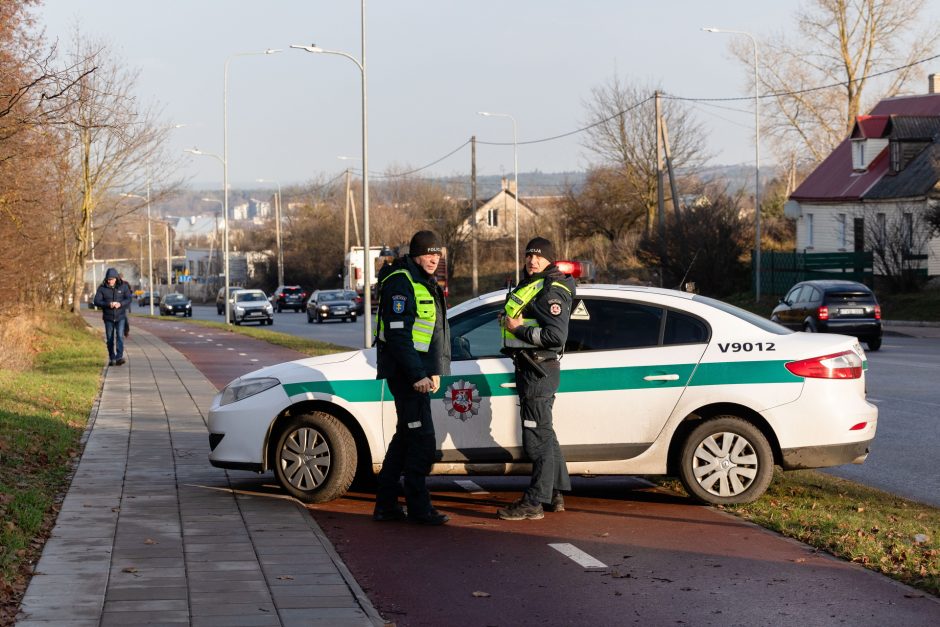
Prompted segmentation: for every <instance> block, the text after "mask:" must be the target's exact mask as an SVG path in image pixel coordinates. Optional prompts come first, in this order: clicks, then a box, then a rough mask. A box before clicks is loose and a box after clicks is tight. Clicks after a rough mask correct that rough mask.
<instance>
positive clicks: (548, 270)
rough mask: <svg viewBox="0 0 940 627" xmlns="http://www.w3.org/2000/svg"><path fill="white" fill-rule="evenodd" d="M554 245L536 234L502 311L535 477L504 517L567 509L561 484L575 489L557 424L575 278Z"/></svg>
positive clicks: (521, 517) (534, 515) (506, 346)
mask: <svg viewBox="0 0 940 627" xmlns="http://www.w3.org/2000/svg"><path fill="white" fill-rule="evenodd" d="M555 259H556V257H555V247H554V246H553V245H552V243H551V242H550V241H549V240H547V239H545V238H544V237H536V238H534V239H532V240H531V241H529V243H528V244H526V247H525V277H524V278H523V280H522V282H520V283H519V285H518V286H516V288H515V289H514V290H513V291H512V294H510V296H509V298H508V299H507V300H506V306H505V307H504V310H503V313H502V314H501V316H500V324H501V326H502V328H503V346H504V349H503V350H504V351H505V352H507V353H509V354H510V355H511V356H512V358H513V363H514V364H515V366H516V392H517V393H518V394H519V407H520V414H521V418H522V446H523V449H524V450H525V453H526V455H527V456H528V457H529V459H530V460H531V461H532V478H531V480H530V481H529V488H528V489H527V490H526V491H525V493H524V494H523V495H522V498H520V499H519V500H517V501H516V502H514V503H513V504H512V505H509V506H508V507H504V508H501V509H499V510H497V512H496V513H497V515H498V516H499V517H500V518H502V519H503V520H526V519H532V520H537V519H539V518H543V517H544V510H545V509H546V508H547V509H548V510H549V511H553V512H561V511H564V509H565V502H564V497H563V496H562V494H561V491H562V490H570V489H571V480H570V479H569V478H568V467H567V464H566V462H565V458H564V456H563V455H562V453H561V447H560V446H559V445H558V438H557V437H556V436H555V429H554V427H553V426H552V405H553V404H554V402H555V392H557V391H558V385H559V383H560V375H561V364H560V360H561V355H562V353H563V352H564V348H565V341H566V340H567V339H568V322H569V320H570V318H571V303H572V301H573V299H574V295H575V282H574V279H572V278H571V277H570V276H568V275H566V274H563V273H562V272H561V271H560V270H559V269H558V268H557V267H556V266H555Z"/></svg>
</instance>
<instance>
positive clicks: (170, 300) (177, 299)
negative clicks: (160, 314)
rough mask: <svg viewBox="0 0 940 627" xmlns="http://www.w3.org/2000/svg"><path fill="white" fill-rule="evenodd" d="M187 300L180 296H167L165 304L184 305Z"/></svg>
mask: <svg viewBox="0 0 940 627" xmlns="http://www.w3.org/2000/svg"><path fill="white" fill-rule="evenodd" d="M187 300H188V299H187V298H186V297H185V296H183V295H182V294H167V296H166V302H168V303H185V302H186V301H187Z"/></svg>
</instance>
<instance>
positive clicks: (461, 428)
mask: <svg viewBox="0 0 940 627" xmlns="http://www.w3.org/2000/svg"><path fill="white" fill-rule="evenodd" d="M502 306H503V304H502V303H501V302H496V303H490V304H488V305H482V306H480V307H477V308H475V309H472V310H469V311H465V312H463V313H461V314H460V315H458V316H456V317H454V318H453V319H451V320H450V325H451V374H450V376H446V377H442V378H441V389H440V390H438V392H437V393H435V394H434V395H432V397H431V412H432V416H433V419H434V432H435V435H436V437H437V445H438V449H439V450H440V453H441V458H440V461H441V462H445V463H506V462H510V461H513V460H518V459H521V458H522V457H523V453H522V436H521V427H520V423H519V407H518V405H519V403H518V401H519V399H518V396H517V394H516V390H515V374H514V369H513V364H512V360H510V359H509V358H508V357H506V356H505V355H503V354H502V353H501V352H500V349H501V348H502V338H501V335H500V330H499V322H498V320H497V313H498V312H499V311H500V310H502Z"/></svg>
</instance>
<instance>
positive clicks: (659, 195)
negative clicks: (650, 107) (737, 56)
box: [654, 90, 666, 287]
mask: <svg viewBox="0 0 940 627" xmlns="http://www.w3.org/2000/svg"><path fill="white" fill-rule="evenodd" d="M654 95H655V98H656V101H655V102H656V208H657V213H656V220H657V224H658V226H659V286H660V287H662V286H663V262H664V261H665V260H666V216H665V213H666V197H665V190H663V182H664V181H663V152H662V142H661V141H660V140H661V139H662V131H661V129H660V124H661V109H660V101H659V91H658V90H657V91H656V92H655V94H654Z"/></svg>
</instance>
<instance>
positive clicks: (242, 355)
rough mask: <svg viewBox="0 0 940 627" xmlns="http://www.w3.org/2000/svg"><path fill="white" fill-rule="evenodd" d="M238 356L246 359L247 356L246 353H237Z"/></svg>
mask: <svg viewBox="0 0 940 627" xmlns="http://www.w3.org/2000/svg"><path fill="white" fill-rule="evenodd" d="M238 356H239V357H247V356H248V353H239V354H238Z"/></svg>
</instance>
